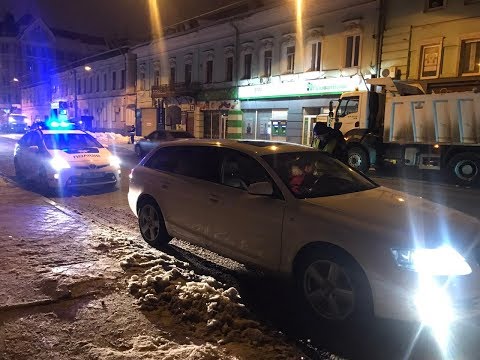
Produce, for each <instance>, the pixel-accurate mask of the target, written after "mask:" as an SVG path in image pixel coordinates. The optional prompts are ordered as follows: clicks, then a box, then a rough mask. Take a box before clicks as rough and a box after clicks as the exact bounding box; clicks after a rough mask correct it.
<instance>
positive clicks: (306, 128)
mask: <svg viewBox="0 0 480 360" xmlns="http://www.w3.org/2000/svg"><path fill="white" fill-rule="evenodd" d="M316 119H317V115H305V116H304V117H303V129H302V145H307V146H310V144H311V143H312V130H313V126H314V124H315V121H316Z"/></svg>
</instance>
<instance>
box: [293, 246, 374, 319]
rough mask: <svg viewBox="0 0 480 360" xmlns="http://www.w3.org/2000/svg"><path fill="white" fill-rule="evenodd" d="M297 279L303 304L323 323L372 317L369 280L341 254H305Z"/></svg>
mask: <svg viewBox="0 0 480 360" xmlns="http://www.w3.org/2000/svg"><path fill="white" fill-rule="evenodd" d="M296 278H297V279H296V280H297V285H298V288H299V290H300V293H301V296H302V298H303V300H304V302H305V303H306V304H307V305H308V306H309V308H310V309H311V310H312V312H313V313H314V314H315V315H317V316H318V317H320V318H322V319H325V320H327V321H332V322H346V321H351V320H352V321H353V320H359V319H361V318H365V317H367V316H370V315H371V314H372V301H371V291H370V287H369V284H368V281H367V279H366V276H365V275H364V273H363V270H362V269H361V268H360V266H359V265H358V264H357V263H356V262H355V261H354V260H353V259H351V258H350V256H348V255H347V254H344V253H343V252H342V251H339V250H336V249H332V248H329V247H327V248H323V247H318V248H315V249H313V251H308V252H306V253H304V254H303V255H302V256H301V258H300V259H299V264H298V268H297V271H296Z"/></svg>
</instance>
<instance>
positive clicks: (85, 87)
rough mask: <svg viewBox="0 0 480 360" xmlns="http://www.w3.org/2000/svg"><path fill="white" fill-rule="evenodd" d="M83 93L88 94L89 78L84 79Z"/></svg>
mask: <svg viewBox="0 0 480 360" xmlns="http://www.w3.org/2000/svg"><path fill="white" fill-rule="evenodd" d="M83 93H84V94H86V93H87V78H83Z"/></svg>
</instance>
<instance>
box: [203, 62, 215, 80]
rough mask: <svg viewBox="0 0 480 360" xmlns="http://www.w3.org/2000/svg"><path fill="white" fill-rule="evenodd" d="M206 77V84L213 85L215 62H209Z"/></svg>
mask: <svg viewBox="0 0 480 360" xmlns="http://www.w3.org/2000/svg"><path fill="white" fill-rule="evenodd" d="M205 75H206V76H205V82H206V83H207V84H211V83H212V82H213V60H208V61H207V71H206V74H205Z"/></svg>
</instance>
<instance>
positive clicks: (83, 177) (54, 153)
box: [13, 122, 120, 189]
mask: <svg viewBox="0 0 480 360" xmlns="http://www.w3.org/2000/svg"><path fill="white" fill-rule="evenodd" d="M13 160H14V165H15V172H16V175H17V178H19V179H24V180H33V181H36V182H38V183H39V184H40V185H41V186H42V187H43V188H45V189H49V188H59V187H66V188H75V187H83V186H97V185H104V186H109V187H112V188H114V187H116V185H117V183H118V181H119V179H120V160H119V158H118V157H116V156H114V155H112V153H110V151H108V150H107V149H106V148H105V147H104V146H102V145H101V144H100V143H99V142H98V141H97V140H96V139H95V138H94V137H93V136H91V135H89V134H88V133H86V132H84V131H82V130H77V129H75V127H74V125H73V124H71V123H58V122H52V123H50V124H49V125H48V126H37V128H36V129H34V130H32V131H29V132H27V133H26V134H25V135H24V136H23V137H22V138H21V139H20V140H19V141H18V143H17V144H16V145H15V151H14V158H13Z"/></svg>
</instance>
